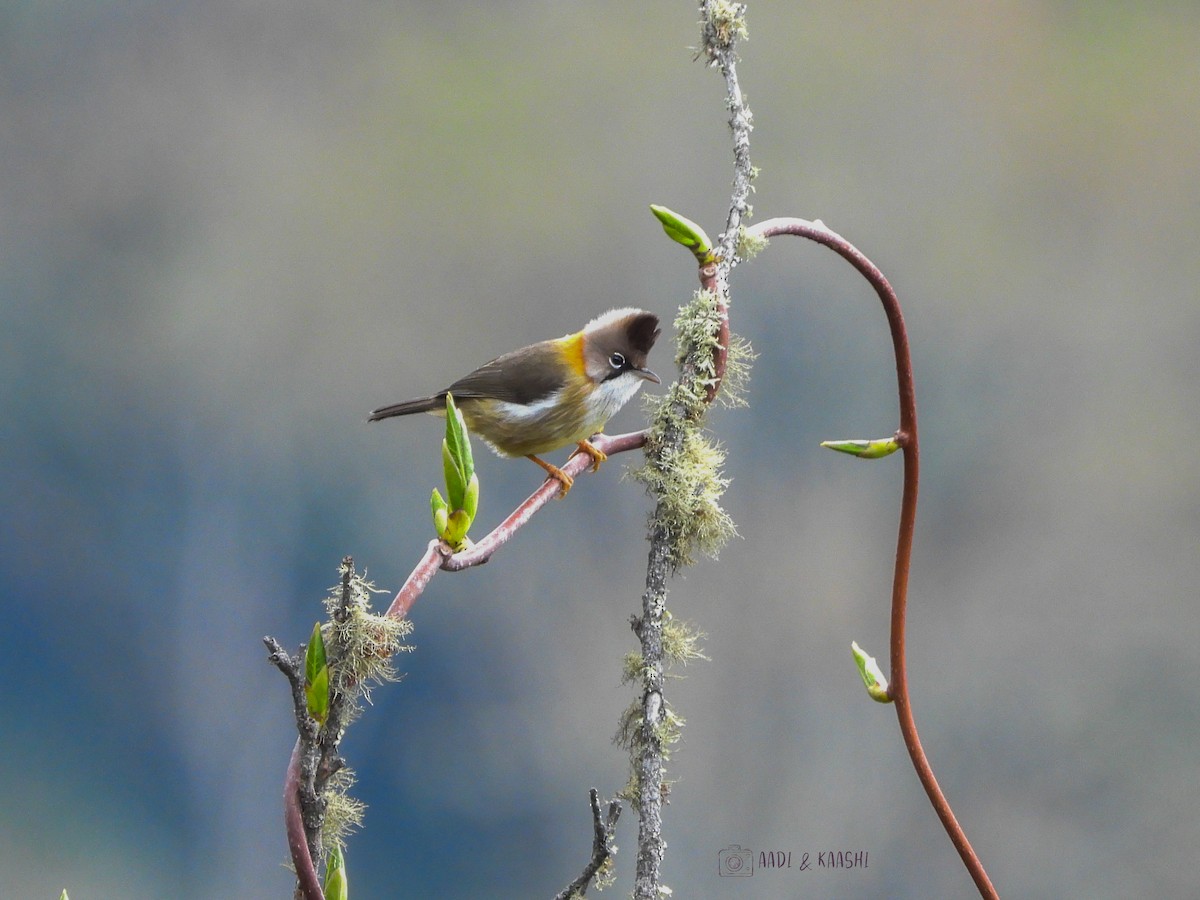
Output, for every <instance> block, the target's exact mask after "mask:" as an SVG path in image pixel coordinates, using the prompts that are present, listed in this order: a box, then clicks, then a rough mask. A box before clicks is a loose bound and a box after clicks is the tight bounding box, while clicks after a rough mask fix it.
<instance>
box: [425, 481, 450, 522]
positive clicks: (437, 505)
mask: <svg viewBox="0 0 1200 900" xmlns="http://www.w3.org/2000/svg"><path fill="white" fill-rule="evenodd" d="M449 508H450V505H449V504H448V503H447V502H446V501H445V500H443V499H442V492H441V491H439V490H438V489H437V488H434V489H433V496H432V497H430V498H429V509H430V511H431V512H432V513H433V514H434V515H435V516H436V515H437V512H438V510H439V509H449Z"/></svg>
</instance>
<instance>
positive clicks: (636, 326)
mask: <svg viewBox="0 0 1200 900" xmlns="http://www.w3.org/2000/svg"><path fill="white" fill-rule="evenodd" d="M659 334H661V329H660V328H659V326H658V316H656V315H655V314H654V313H651V312H647V311H646V310H644V309H636V308H634V307H623V308H621V309H612V310H609V311H608V312H606V313H604V314H602V315H599V316H597V317H596V318H594V319H592V320H591V321H590V322H588V323H587V325H585V326H584V327H583V328H582V329H581V330H579V331H576V332H574V333H573V334H566V335H563V336H562V337H560V338H554V339H553V340H548V341H541V342H539V343H536V344H530V345H529V346H528V347H522V348H521V349H519V350H513V351H512V352H510V353H505V354H504V355H503V356H498V357H496V358H495V359H493V360H491V361H490V362H486V363H484V364H483V365H482V366H480V367H479V368H478V369H476V370H475V371H473V372H471V373H470V374H469V375H464V376H463V377H462V378H460V379H458V380H457V381H455V382H454V383H453V384H451V385H450V386H449V387H447V388H444V389H443V390H440V391H438V392H437V393H436V394H433V395H432V396H429V397H420V398H418V399H415V400H406V401H404V402H403V403H394V404H392V405H390V406H381V407H379V408H378V409H375V410H372V411H371V415H370V417H369V418H368V419H367V421H368V422H378V421H379V420H381V419H389V418H392V417H393V416H407V415H412V414H413V413H422V412H427V413H433V414H435V415H442V416H445V414H446V395H447V394H453V395H454V403H455V405H456V406H457V407H458V409H459V410H460V411H461V412H462V416H463V420H464V421H465V422H466V424H467V429H468V430H469V431H470V432H471V433H472V434H475V435H476V436H478V437H479V438H481V439H482V440H483V441H484V442H485V443H487V445H488V446H489V447H491V448H492V450H493V451H495V452H496V453H497V454H498V455H499V456H506V457H513V458H515V457H518V456H524V457H527V458H529V459H530V460H532V461H533V462H535V463H537V464H538V465H539V466H541V467H542V468H543V469H545V470H546V472H548V473H549V474H550V477H552V478H554V479H556V480H557V481H558V482H559V483H560V484H561V486H562V487H561V493H560V494H559V498H560V499H561V498H562V497H565V496H566V495H567V492H568V491H570V490H571V486H572V484H573V483H574V479H572V478H571V476H570V475H568V474H567V473H565V472H564V471H563V470H562V469H560V468H558V467H557V466H554V465H551V464H550V463H548V462H546V461H545V460H543V459H540V458H539V454H545V453H549V452H551V451H553V450H557V449H559V448H560V447H565V446H567V445H568V444H576V445H577V446H578V447H579V450H581V451H582V452H584V453H586V454H588V455H589V456H590V457H591V458H592V471H597V470H598V469H599V468H600V463H602V462H604V461H605V460H606V459H608V456H607V455H606V454H605V453H603V452H602V451H601V450H600V449H599V448H597V447H596V446H594V445H593V444H592V443H591V442H590V441H589V440H588V438H590V437H592V436H593V435H595V434H597V433H599V432H601V431H603V429H604V426H605V424H606V423H607V422H608V420H609V419H610V418H612V416H613V415H614V414H615V413H616V412H617V411H618V410H619V409H620V408H621V407H622V406H624V405H625V404H626V403H627V402H629V400H630V399H631V398H632V397H633V395H634V394H636V393H637V391H638V388H640V387H641V386H642V384H643V383H644V382H647V381H650V382H653V383H655V384H661V383H662V380H661V379H660V378H659V377H658V376H657V375H655V374H654V372H652V371H651V370H650V369H648V368H646V361H647V357H648V356H649V354H650V349H651V348H652V347H653V346H654V342H655V340H656V339H657V338H658V336H659Z"/></svg>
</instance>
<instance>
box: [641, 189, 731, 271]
mask: <svg viewBox="0 0 1200 900" xmlns="http://www.w3.org/2000/svg"><path fill="white" fill-rule="evenodd" d="M650 212H652V213H654V215H655V217H656V218H657V219H658V221H659V222H660V223H662V227H663V231H665V232H666V233H667V237H669V238H670V239H671V240H673V241H675V242H676V243H677V244H683V246H685V247H687V248H688V249H689V250H691V251H692V255H693V256H695V257H696V259H698V260H699V261H700V262H701V263H708V262H712V261H713V260H714V259H715V258H716V257H715V255H714V254H713V245H712V241H711V240H709V237H708V235H707V234H705V232H704V229H703V228H701V227H700V226H699V225H697V224H696V223H695V222H693V221H692V220H691V219H689V218H686V217H685V216H681V215H679V213H677V212H673V211H672V210H670V209H667V207H665V206H658V205H656V204H653V203H651V204H650Z"/></svg>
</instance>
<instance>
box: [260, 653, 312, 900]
mask: <svg viewBox="0 0 1200 900" xmlns="http://www.w3.org/2000/svg"><path fill="white" fill-rule="evenodd" d="M263 643H265V644H266V645H267V649H268V650H269V651H270V653H269V654H268V657H267V658H268V660H270V662H271V663H272V665H274V666H275V668H277V669H279V671H280V672H282V673H283V674H284V677H286V678H287V680H288V683H289V684H290V685H291V687H292V708H293V711H294V712H295V715H296V730H297V731H299V732H300V737H299V738H298V739H297V740H296V746H295V747H294V748H293V749H292V756H291V759H290V760H289V761H288V768H287V775H286V776H284V780H283V820H284V828H285V830H286V832H287V839H288V851H289V852H290V853H291V856H292V865H293V866H294V867H295V869H296V896H297V897H298V898H303V900H324V897H325V895H324V893H323V892H322V890H321V882H320V879H318V877H317V867H316V863H314V862H313V860H314V859H315V857H316V855H317V845H316V840H317V830H318V829H319V825H320V819H319V817H318V818H317V820H316V822H315V823H314V825H315V827H314V828H312V829H310V828H309V822H310V821H312V818H313V817H312V815H311V814H310V811H311V810H312V809H313V807H314V804H315V802H316V791H315V789H314V773H315V771H316V756H317V753H316V738H317V723H316V722H314V721H313V719H312V717H311V716H310V715H309V714H308V703H307V701H306V699H305V696H304V675H303V671H304V664H303V662H302V658H303V657H300V658H293V657H292V656H291V655H290V654H289V653H288V652H287V651H286V650H284V649H283V647H282V646H281V645H280V643H279V642H278V641H277V640H275V638H273V637H265V638H263Z"/></svg>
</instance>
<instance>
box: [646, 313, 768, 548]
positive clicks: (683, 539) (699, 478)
mask: <svg viewBox="0 0 1200 900" xmlns="http://www.w3.org/2000/svg"><path fill="white" fill-rule="evenodd" d="M721 324H722V314H721V309H720V305H719V303H718V300H717V297H716V295H715V294H714V293H713V292H712V291H703V290H701V291H697V292H696V293H695V294H694V295H693V297H692V300H691V302H689V303H688V304H686V305H685V306H683V307H682V308H681V309H680V311H679V315H678V316H677V317H676V320H675V329H676V332H677V334H678V338H677V347H678V350H677V353H676V362H677V363H678V365H679V367H680V370H681V373H682V374H681V376H680V378H679V380H678V381H676V382H675V384H673V385H672V386H671V389H670V390H669V391H668V392H667V393H666V394H665V395H664V396H662V397H661V398H659V399H658V400H657V402H656V403H654V405H653V409H652V413H651V424H650V429H649V434H648V437H647V440H646V464H645V465H644V466H643V467H642V468H641V469H639V470H637V471H636V472H634V473H633V477H634V478H635V479H636V480H638V481H640V482H642V484H644V485H645V486H646V488H647V490H648V491H649V492H650V493H651V494H653V495H654V497H655V498H656V500H657V501H658V502H657V504H656V508H655V511H654V514H653V516H652V519H651V523H650V524H651V529H652V530H656V529H662V531H663V533H664V534H665V535H666V537H667V538H668V541H669V547H668V551H669V559H670V563H671V565H672V567H673V568H675V569H679V568H681V567H683V566H686V565H690V564H691V563H692V562H694V561H695V558H696V555H697V553H703V554H705V555H707V556H710V557H714V558H715V557H716V555H717V554H718V553H719V552H720V550H721V548H722V547H723V546H724V545H725V544H726V543H727V542H728V540H729V538H731V537H732V536H733V535H734V534H736V533H737V532H736V529H735V527H734V524H733V520H732V519H730V517H729V515H728V514H727V513H726V512H725V510H724V509H722V508H721V504H720V499H721V495H722V494H723V493H724V491H725V488H726V487H727V486H728V484H729V481H728V479H726V478H725V477H723V475H722V471H721V470H722V466H723V464H724V461H725V453H724V451H722V450H721V449H720V448H719V447H718V446H717V445H716V444H715V443H714V442H713V441H712V440H711V439H710V438H709V437H708V435H707V433H706V432H705V430H704V428H703V425H702V422H703V420H704V414H705V411H706V409H707V406H708V395H709V392H710V391H711V390H712V387H713V385H714V384H716V381H717V372H716V363H715V355H716V351H717V350H718V348H719V346H720V331H721ZM751 359H753V352H752V351H751V350H750V347H749V345H748V344H747V343H746V342H745V341H743V340H740V339H731V340H730V346H729V350H728V353H727V355H726V372H725V378H724V379H723V380H722V381H721V384H720V390H718V392H717V396H718V397H719V398H721V400H722V402H723V403H725V404H726V405H739V404H742V403H744V400H743V399H742V398H743V392H744V389H745V385H746V382H747V379H748V373H749V364H750V360H751Z"/></svg>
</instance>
